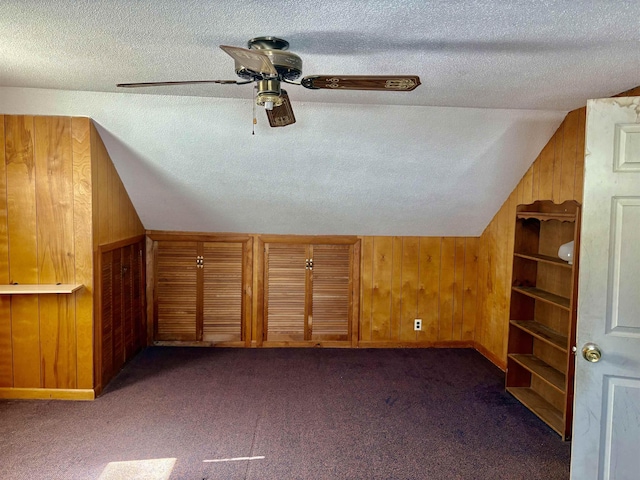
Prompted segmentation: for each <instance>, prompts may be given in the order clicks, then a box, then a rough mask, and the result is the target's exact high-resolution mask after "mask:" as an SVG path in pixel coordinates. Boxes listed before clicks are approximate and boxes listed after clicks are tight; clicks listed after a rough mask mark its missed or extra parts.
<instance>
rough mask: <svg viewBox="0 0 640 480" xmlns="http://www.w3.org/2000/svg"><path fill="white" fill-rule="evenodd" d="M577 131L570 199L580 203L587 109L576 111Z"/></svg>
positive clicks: (582, 184)
mask: <svg viewBox="0 0 640 480" xmlns="http://www.w3.org/2000/svg"><path fill="white" fill-rule="evenodd" d="M578 112H579V115H578V131H577V137H578V141H577V146H576V161H575V174H574V175H575V179H574V187H573V188H574V190H573V196H572V199H573V200H576V201H578V202H580V203H582V189H583V187H584V153H585V152H584V142H585V135H586V133H585V123H586V120H587V109H586V108H580V109H578Z"/></svg>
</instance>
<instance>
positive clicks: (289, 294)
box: [265, 243, 309, 341]
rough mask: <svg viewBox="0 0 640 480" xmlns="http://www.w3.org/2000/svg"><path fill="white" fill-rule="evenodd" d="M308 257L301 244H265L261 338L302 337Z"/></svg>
mask: <svg viewBox="0 0 640 480" xmlns="http://www.w3.org/2000/svg"><path fill="white" fill-rule="evenodd" d="M308 258H309V256H308V246H307V245H304V244H300V245H295V244H280V243H268V244H265V263H266V265H265V272H266V278H265V290H266V291H265V319H266V322H265V323H266V325H265V333H266V338H265V340H267V341H301V340H305V332H306V324H307V314H308V313H307V300H306V297H307V293H306V282H307V270H306V269H305V266H306V260H307V259H308Z"/></svg>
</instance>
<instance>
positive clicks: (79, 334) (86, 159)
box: [71, 118, 93, 389]
mask: <svg viewBox="0 0 640 480" xmlns="http://www.w3.org/2000/svg"><path fill="white" fill-rule="evenodd" d="M90 131H91V130H90V120H89V119H88V118H72V119H71V138H72V157H73V230H74V235H73V241H74V247H73V248H74V251H75V280H74V282H75V283H81V284H83V285H84V288H82V289H80V290H79V291H78V292H76V293H75V295H74V298H75V311H76V362H77V371H76V381H77V388H81V389H88V388H92V387H93V236H92V222H93V219H92V215H93V212H92V192H91V185H92V169H91V134H90Z"/></svg>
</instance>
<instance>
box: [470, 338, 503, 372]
mask: <svg viewBox="0 0 640 480" xmlns="http://www.w3.org/2000/svg"><path fill="white" fill-rule="evenodd" d="M473 348H475V349H476V350H477V351H478V352H480V354H482V355H483V356H484V357H486V358H487V360H489V361H490V362H491V363H493V364H494V365H495V366H496V367H498V368H499V369H500V370H502V371H503V372H506V371H507V363H506V362H505V361H504V360H502V359H501V358H498V356H497V355H495V354H494V353H492V352H490V351H489V350H488V349H487V348H485V347H484V346H483V345H480V344H479V343H477V342H476V343H475V345H474V346H473Z"/></svg>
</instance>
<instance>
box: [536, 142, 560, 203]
mask: <svg viewBox="0 0 640 480" xmlns="http://www.w3.org/2000/svg"><path fill="white" fill-rule="evenodd" d="M557 136H558V135H557V133H556V134H554V135H553V136H552V137H551V139H550V140H549V141H548V142H547V144H546V145H545V147H544V148H543V149H542V152H540V155H539V156H538V160H537V163H539V171H540V179H539V182H540V183H539V186H538V198H547V199H549V200H551V199H552V198H553V162H554V155H555V150H556V139H557Z"/></svg>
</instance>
